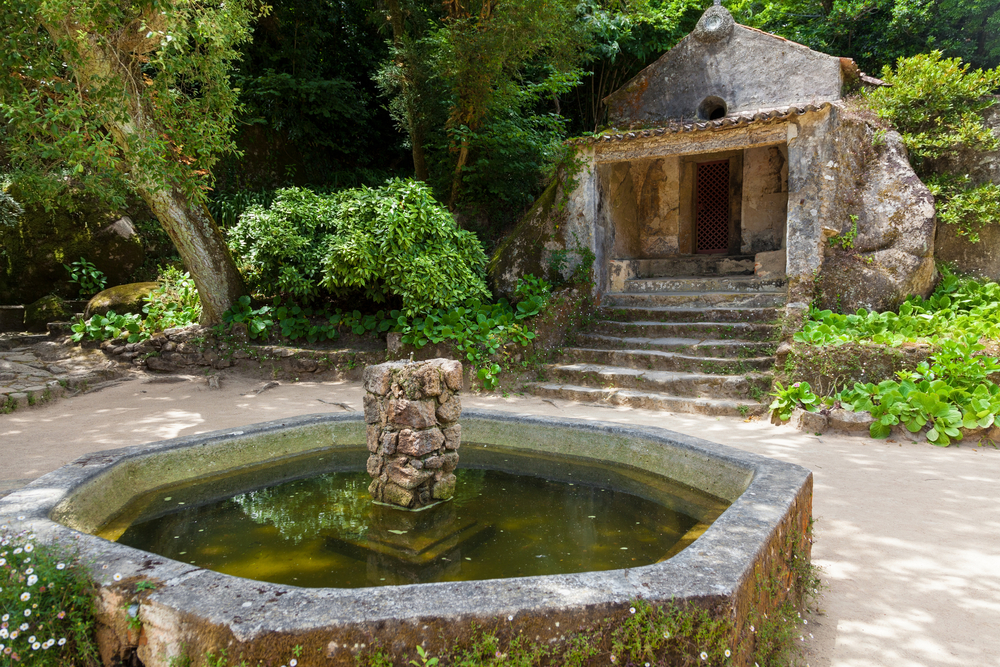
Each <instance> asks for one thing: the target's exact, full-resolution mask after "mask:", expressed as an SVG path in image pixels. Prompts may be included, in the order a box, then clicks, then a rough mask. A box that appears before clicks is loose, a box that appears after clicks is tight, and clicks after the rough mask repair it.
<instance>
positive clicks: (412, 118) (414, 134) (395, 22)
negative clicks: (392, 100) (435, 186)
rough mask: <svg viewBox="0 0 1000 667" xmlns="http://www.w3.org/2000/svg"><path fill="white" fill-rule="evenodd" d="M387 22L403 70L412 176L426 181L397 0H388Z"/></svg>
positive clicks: (420, 125) (421, 136)
mask: <svg viewBox="0 0 1000 667" xmlns="http://www.w3.org/2000/svg"><path fill="white" fill-rule="evenodd" d="M386 4H387V5H388V9H389V22H390V23H391V24H392V45H393V46H394V47H396V63H397V64H398V65H399V68H400V69H401V70H402V71H403V91H402V95H403V101H404V104H405V106H406V125H407V129H408V130H409V132H410V146H411V147H412V149H413V177H414V178H415V179H416V180H418V181H426V180H427V177H428V173H429V172H428V171H427V157H426V155H425V152H424V127H423V123H422V121H421V119H420V110H419V109H418V108H417V105H416V102H415V99H416V95H415V91H414V90H412V88H413V87H414V86H416V85H417V84H416V77H415V76H414V75H413V71H412V69H413V68H412V67H411V66H410V64H409V63H408V62H407V61H406V58H405V57H404V56H403V55H402V53H403V51H402V49H403V40H404V38H405V37H406V25H405V23H404V21H403V9H402V7H400V5H399V0H388V1H387V2H386Z"/></svg>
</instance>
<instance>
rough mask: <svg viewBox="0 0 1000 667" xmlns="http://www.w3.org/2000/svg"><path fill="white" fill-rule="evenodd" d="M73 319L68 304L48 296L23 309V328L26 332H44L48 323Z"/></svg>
mask: <svg viewBox="0 0 1000 667" xmlns="http://www.w3.org/2000/svg"><path fill="white" fill-rule="evenodd" d="M71 317H73V310H72V309H71V308H70V306H69V304H68V303H67V302H66V301H65V300H63V299H61V298H59V297H58V296H55V295H54V294H49V295H48V296H43V297H42V298H41V299H38V300H37V301H35V302H33V303H30V304H28V305H27V306H25V307H24V328H25V329H26V330H28V331H45V330H46V328H45V325H46V324H48V323H49V322H62V321H65V320H68V319H69V318H71Z"/></svg>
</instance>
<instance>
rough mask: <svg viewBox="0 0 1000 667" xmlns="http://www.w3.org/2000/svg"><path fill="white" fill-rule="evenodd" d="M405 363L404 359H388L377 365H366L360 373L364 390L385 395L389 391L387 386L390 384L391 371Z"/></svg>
mask: <svg viewBox="0 0 1000 667" xmlns="http://www.w3.org/2000/svg"><path fill="white" fill-rule="evenodd" d="M405 365H406V362H404V361H390V362H388V363H385V364H378V365H377V366H366V367H365V370H364V373H363V374H362V380H363V382H364V385H365V391H367V392H371V393H373V394H377V395H378V396H385V395H386V394H388V393H389V387H390V386H391V385H392V374H393V372H394V371H396V370H398V369H400V368H402V367H403V366H405Z"/></svg>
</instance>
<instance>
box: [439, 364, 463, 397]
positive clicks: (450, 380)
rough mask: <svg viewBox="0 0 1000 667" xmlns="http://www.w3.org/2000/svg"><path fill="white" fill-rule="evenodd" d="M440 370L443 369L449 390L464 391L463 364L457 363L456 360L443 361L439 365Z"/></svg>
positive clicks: (442, 372)
mask: <svg viewBox="0 0 1000 667" xmlns="http://www.w3.org/2000/svg"><path fill="white" fill-rule="evenodd" d="M438 368H440V369H441V375H442V376H443V377H444V381H445V384H447V385H448V389H451V390H452V391H462V384H463V378H462V364H461V362H458V361H455V360H454V359H442V360H440V361H439V363H438Z"/></svg>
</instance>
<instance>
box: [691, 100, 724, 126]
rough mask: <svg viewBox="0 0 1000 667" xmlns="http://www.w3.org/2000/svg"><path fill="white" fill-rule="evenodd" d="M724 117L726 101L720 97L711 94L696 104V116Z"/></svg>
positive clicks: (707, 118)
mask: <svg viewBox="0 0 1000 667" xmlns="http://www.w3.org/2000/svg"><path fill="white" fill-rule="evenodd" d="M725 117H726V103H725V101H723V99H722V98H721V97H715V96H714V95H711V96H709V97H706V98H705V99H704V100H702V102H701V104H699V105H698V118H701V119H702V120H718V119H719V118H725Z"/></svg>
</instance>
